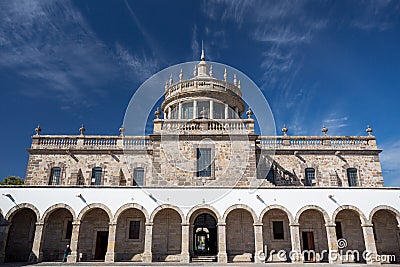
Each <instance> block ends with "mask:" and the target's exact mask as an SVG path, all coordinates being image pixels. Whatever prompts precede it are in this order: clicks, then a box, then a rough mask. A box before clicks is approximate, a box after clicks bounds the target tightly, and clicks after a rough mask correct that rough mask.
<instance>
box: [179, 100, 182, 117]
mask: <svg viewBox="0 0 400 267" xmlns="http://www.w3.org/2000/svg"><path fill="white" fill-rule="evenodd" d="M178 119H179V120H180V119H182V102H179V104H178Z"/></svg>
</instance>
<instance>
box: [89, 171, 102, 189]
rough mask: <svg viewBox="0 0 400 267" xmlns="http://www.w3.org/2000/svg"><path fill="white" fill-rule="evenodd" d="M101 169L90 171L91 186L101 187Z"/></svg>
mask: <svg viewBox="0 0 400 267" xmlns="http://www.w3.org/2000/svg"><path fill="white" fill-rule="evenodd" d="M101 174H102V170H101V167H96V168H93V169H92V181H91V183H90V184H91V185H101Z"/></svg>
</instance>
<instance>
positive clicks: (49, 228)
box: [42, 208, 73, 261]
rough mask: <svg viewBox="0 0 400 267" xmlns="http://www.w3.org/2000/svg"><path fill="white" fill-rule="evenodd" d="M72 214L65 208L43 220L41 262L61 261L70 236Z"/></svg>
mask: <svg viewBox="0 0 400 267" xmlns="http://www.w3.org/2000/svg"><path fill="white" fill-rule="evenodd" d="M72 220H73V218H72V214H71V212H70V211H69V210H67V209H65V208H60V209H57V210H55V211H53V212H52V213H51V214H50V215H49V216H48V218H46V220H45V228H44V232H43V249H42V252H43V261H61V260H62V258H63V254H64V251H65V249H66V246H67V245H69V244H70V241H71V235H72Z"/></svg>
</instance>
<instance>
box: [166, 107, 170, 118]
mask: <svg viewBox="0 0 400 267" xmlns="http://www.w3.org/2000/svg"><path fill="white" fill-rule="evenodd" d="M167 119H171V106H169V107H168V114H167Z"/></svg>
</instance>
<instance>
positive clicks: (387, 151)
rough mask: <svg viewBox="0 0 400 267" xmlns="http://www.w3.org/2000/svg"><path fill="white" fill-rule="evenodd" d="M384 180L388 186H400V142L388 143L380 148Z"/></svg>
mask: <svg viewBox="0 0 400 267" xmlns="http://www.w3.org/2000/svg"><path fill="white" fill-rule="evenodd" d="M380 147H381V148H382V150H383V152H382V153H381V155H380V159H381V163H382V169H383V170H384V172H383V178H384V179H385V185H386V186H396V187H399V186H400V168H399V166H400V141H394V142H387V143H384V144H382V145H381V146H380Z"/></svg>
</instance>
